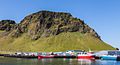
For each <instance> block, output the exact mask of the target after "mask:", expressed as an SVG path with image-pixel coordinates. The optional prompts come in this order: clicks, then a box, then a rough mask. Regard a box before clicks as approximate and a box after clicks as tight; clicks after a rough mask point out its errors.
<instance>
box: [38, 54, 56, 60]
mask: <svg viewBox="0 0 120 65" xmlns="http://www.w3.org/2000/svg"><path fill="white" fill-rule="evenodd" d="M42 58H54V55H38V59H42Z"/></svg>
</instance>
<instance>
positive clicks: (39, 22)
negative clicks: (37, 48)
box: [0, 11, 112, 51]
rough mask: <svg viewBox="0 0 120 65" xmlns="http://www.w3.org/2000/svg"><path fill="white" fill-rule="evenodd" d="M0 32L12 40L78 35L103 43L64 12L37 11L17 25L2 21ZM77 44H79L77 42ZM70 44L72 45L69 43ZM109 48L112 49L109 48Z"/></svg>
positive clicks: (79, 22) (90, 30) (86, 27)
mask: <svg viewBox="0 0 120 65" xmlns="http://www.w3.org/2000/svg"><path fill="white" fill-rule="evenodd" d="M0 30H5V31H6V32H4V33H7V32H9V33H7V34H6V36H9V37H11V38H13V39H14V38H20V37H22V36H23V35H24V34H25V36H26V37H29V39H31V40H33V41H35V40H36V41H37V40H39V39H42V38H46V40H47V38H50V37H52V36H58V35H61V34H63V33H65V34H67V33H70V34H71V33H79V34H81V35H86V36H91V37H93V38H95V39H97V40H99V41H101V42H103V41H102V40H101V39H100V36H99V35H98V34H97V33H96V31H95V30H94V29H92V28H90V27H89V26H88V25H87V24H85V23H84V21H82V20H81V19H78V18H75V17H73V16H72V15H71V14H70V13H64V12H52V11H39V12H36V13H33V14H30V15H28V16H26V17H25V18H24V19H23V20H22V21H21V22H20V23H18V24H16V23H15V21H12V20H2V21H0ZM73 37H74V35H73ZM83 37H85V36H83ZM1 38H4V36H2V35H1ZM1 38H0V39H1ZM68 39H69V37H68ZM73 40H76V39H73ZM21 41H22V40H21ZM2 42H4V41H2ZM13 42H14V41H13V40H12V41H11V43H13ZM26 43H27V42H26ZM39 43H40V42H39ZM48 43H49V42H46V44H48ZM62 43H64V44H66V42H62ZM62 43H61V44H62ZM77 43H81V42H80V41H79V42H77ZM88 43H89V42H88ZM0 44H2V43H0ZM6 44H7V43H6ZM16 44H17V43H16ZM70 44H74V43H70ZM101 44H102V43H101ZM95 45H96V44H95ZM13 46H14V45H13ZM108 46H109V45H108ZM11 47H12V45H11ZM109 47H110V48H111V49H112V47H111V46H109ZM3 49H4V48H3ZM10 49H12V48H10ZM71 49H72V48H71ZM75 49H80V48H75ZM66 50H67V49H66ZM58 51H59V50H58Z"/></svg>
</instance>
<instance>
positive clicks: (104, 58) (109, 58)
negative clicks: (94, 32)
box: [101, 55, 117, 60]
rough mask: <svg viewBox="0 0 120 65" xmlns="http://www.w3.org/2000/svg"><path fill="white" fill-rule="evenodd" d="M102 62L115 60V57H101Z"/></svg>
mask: <svg viewBox="0 0 120 65" xmlns="http://www.w3.org/2000/svg"><path fill="white" fill-rule="evenodd" d="M101 59H102V60H117V56H107V55H106V56H101Z"/></svg>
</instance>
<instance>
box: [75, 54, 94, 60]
mask: <svg viewBox="0 0 120 65" xmlns="http://www.w3.org/2000/svg"><path fill="white" fill-rule="evenodd" d="M77 58H78V59H95V57H94V56H93V55H79V56H77Z"/></svg>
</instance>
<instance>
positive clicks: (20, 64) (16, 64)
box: [0, 57, 120, 65]
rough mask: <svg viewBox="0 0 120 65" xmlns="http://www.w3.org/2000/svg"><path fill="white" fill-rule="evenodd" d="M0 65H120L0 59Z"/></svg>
mask: <svg viewBox="0 0 120 65" xmlns="http://www.w3.org/2000/svg"><path fill="white" fill-rule="evenodd" d="M0 65H120V61H114V60H85V59H56V58H55V59H54V58H53V59H39V60H38V59H21V58H8V57H0Z"/></svg>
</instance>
